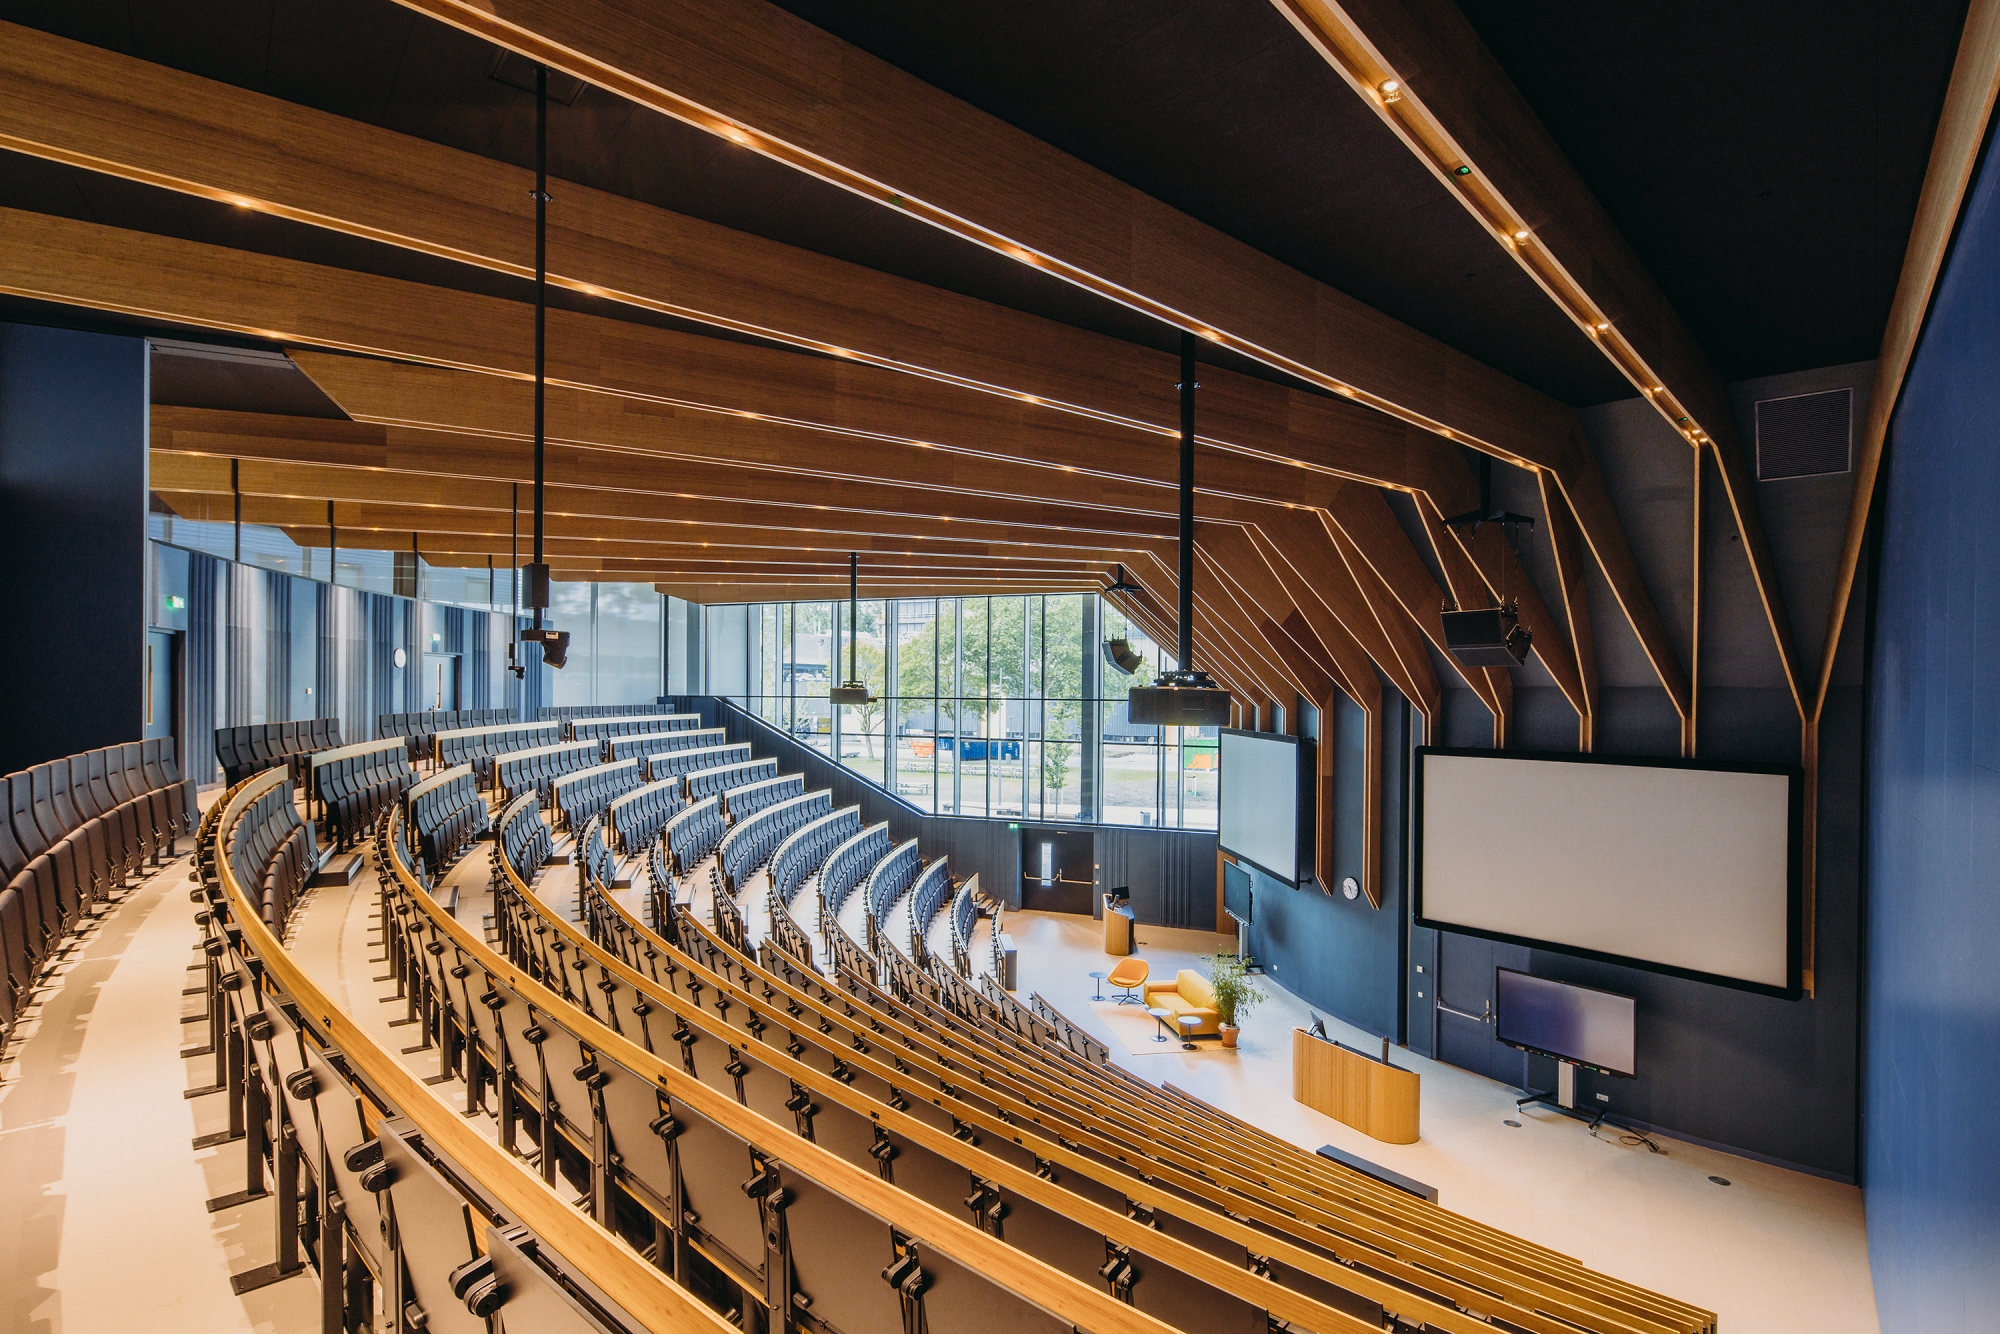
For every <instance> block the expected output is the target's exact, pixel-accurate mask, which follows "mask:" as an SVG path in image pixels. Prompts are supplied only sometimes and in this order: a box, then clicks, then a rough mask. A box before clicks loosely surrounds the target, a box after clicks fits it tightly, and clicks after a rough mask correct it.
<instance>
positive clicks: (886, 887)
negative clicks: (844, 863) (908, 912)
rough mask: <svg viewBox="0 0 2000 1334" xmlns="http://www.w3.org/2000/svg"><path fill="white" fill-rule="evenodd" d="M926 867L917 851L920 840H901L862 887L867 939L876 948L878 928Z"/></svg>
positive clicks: (887, 918)
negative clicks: (866, 921)
mask: <svg viewBox="0 0 2000 1334" xmlns="http://www.w3.org/2000/svg"><path fill="white" fill-rule="evenodd" d="M923 869H924V862H923V856H922V854H920V853H919V852H918V851H917V840H915V839H914V838H913V839H910V840H908V841H907V842H904V843H899V844H897V845H896V847H895V848H894V849H892V850H891V851H890V853H889V855H888V856H886V857H884V858H883V859H882V862H881V864H880V865H879V866H877V867H876V868H875V870H874V871H873V873H871V874H870V875H869V877H868V883H867V885H866V886H864V887H863V891H862V892H863V895H864V899H865V901H866V902H867V904H868V943H869V946H870V948H873V946H874V943H875V931H876V928H877V927H878V926H880V925H881V924H882V923H883V922H886V921H888V920H889V909H890V908H891V907H892V906H893V905H894V904H895V902H896V900H897V899H900V898H902V897H903V895H904V894H906V893H908V892H909V889H910V886H911V885H913V884H915V883H916V881H917V875H918V873H919V872H921V871H922V870H923Z"/></svg>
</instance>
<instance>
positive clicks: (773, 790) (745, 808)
mask: <svg viewBox="0 0 2000 1334" xmlns="http://www.w3.org/2000/svg"><path fill="white" fill-rule="evenodd" d="M766 763H768V764H769V765H770V766H771V767H772V768H776V767H777V763H778V762H777V761H776V760H768V761H759V762H758V764H748V765H735V766H732V770H731V771H732V772H733V771H736V770H741V771H742V772H743V773H744V774H745V775H746V776H748V777H750V778H751V779H752V780H753V781H751V782H746V783H741V784H738V783H733V782H731V783H728V785H727V786H725V787H721V788H716V787H715V785H714V784H713V783H706V782H705V783H703V784H702V786H703V787H704V788H706V789H709V790H711V791H720V792H721V793H722V806H723V809H724V810H725V811H727V812H728V813H729V819H730V821H731V823H737V822H740V821H742V820H744V819H747V818H748V817H750V816H752V815H755V814H756V813H757V812H758V811H761V810H763V809H764V808H765V807H766V806H775V805H777V804H778V803H779V802H781V801H790V800H791V799H792V798H793V797H799V796H804V795H805V790H806V776H805V775H804V774H782V775H780V776H778V777H776V778H757V777H756V775H757V774H760V773H767V772H769V770H766V769H762V768H759V767H758V765H759V764H766ZM710 772H715V771H713V770H711V771H710ZM701 776H702V775H700V774H689V775H688V786H689V787H693V786H694V785H695V783H694V780H695V779H697V778H700V777H701ZM724 781H725V782H726V781H727V780H724Z"/></svg>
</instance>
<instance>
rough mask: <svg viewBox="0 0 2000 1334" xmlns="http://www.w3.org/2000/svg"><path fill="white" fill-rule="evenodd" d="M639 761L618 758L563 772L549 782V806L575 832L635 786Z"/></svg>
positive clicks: (637, 784) (637, 787) (635, 789)
mask: <svg viewBox="0 0 2000 1334" xmlns="http://www.w3.org/2000/svg"><path fill="white" fill-rule="evenodd" d="M639 785H640V784H639V762H638V761H637V760H620V761H618V762H617V763H616V764H596V765H592V766H591V767H590V768H588V769H584V770H581V771H579V772H577V773H572V774H565V775H563V776H562V777H561V778H558V779H556V780H555V781H554V782H553V783H551V784H549V802H550V807H551V809H553V810H554V811H555V812H556V814H557V815H558V816H559V817H560V818H561V822H562V825H563V827H564V828H566V829H569V830H570V831H571V832H575V831H576V830H579V829H581V828H583V827H584V825H586V824H588V823H589V822H590V821H592V820H595V819H596V818H597V817H599V816H600V815H602V814H604V808H605V807H607V806H609V805H610V804H611V803H612V802H614V801H616V800H617V799H618V798H620V797H622V796H625V795H626V794H628V793H631V792H636V791H637V790H638V789H639Z"/></svg>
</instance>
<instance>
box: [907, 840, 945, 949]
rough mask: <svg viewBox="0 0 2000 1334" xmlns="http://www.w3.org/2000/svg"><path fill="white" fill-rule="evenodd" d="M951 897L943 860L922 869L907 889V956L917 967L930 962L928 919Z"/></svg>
mask: <svg viewBox="0 0 2000 1334" xmlns="http://www.w3.org/2000/svg"><path fill="white" fill-rule="evenodd" d="M949 897H951V871H950V869H949V868H948V867H947V866H946V865H945V859H944V858H943V857H940V858H938V859H937V860H936V861H934V862H932V863H931V864H930V865H929V866H926V867H925V868H924V869H923V873H922V874H921V875H919V876H918V877H917V881H916V883H915V884H914V885H912V886H911V887H910V957H911V958H912V959H915V960H916V961H917V962H918V963H920V964H928V963H929V962H930V957H931V952H930V946H929V944H928V938H929V934H930V926H931V918H933V917H935V916H937V911H938V909H939V908H941V907H943V906H944V901H945V900H946V899H947V898H949Z"/></svg>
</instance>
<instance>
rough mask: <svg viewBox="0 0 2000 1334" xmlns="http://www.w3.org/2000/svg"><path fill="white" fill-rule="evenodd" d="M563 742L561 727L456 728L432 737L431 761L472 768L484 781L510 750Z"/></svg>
mask: <svg viewBox="0 0 2000 1334" xmlns="http://www.w3.org/2000/svg"><path fill="white" fill-rule="evenodd" d="M560 740H562V724H560V723H501V724H498V725H495V726H487V727H453V728H447V729H446V730H444V731H440V732H437V733H435V734H433V735H432V737H431V759H432V761H433V762H434V763H435V764H437V765H438V766H439V767H440V768H446V769H448V768H450V767H451V766H452V765H454V764H470V765H471V766H472V768H473V771H474V772H476V773H477V774H479V776H480V777H481V778H482V779H483V778H484V777H485V776H486V775H487V774H488V773H490V772H491V771H492V760H493V757H494V756H496V755H504V754H506V753H507V752H508V751H510V750H526V749H527V748H528V747H530V746H547V745H551V744H553V743H555V742H557V741H560Z"/></svg>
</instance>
